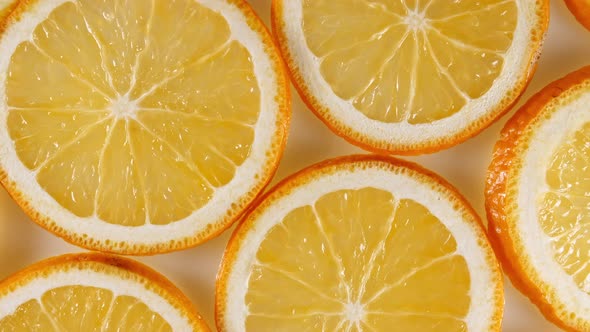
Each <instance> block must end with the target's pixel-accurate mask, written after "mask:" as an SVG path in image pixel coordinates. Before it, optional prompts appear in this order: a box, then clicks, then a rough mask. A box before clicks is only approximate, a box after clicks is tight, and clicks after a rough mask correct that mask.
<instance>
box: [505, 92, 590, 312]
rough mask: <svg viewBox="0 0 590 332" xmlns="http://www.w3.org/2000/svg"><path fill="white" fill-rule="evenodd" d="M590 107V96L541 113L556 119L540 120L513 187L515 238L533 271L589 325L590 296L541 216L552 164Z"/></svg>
mask: <svg viewBox="0 0 590 332" xmlns="http://www.w3.org/2000/svg"><path fill="white" fill-rule="evenodd" d="M562 98H563V97H562ZM559 99H560V98H559V97H558V98H557V100H555V101H554V103H557V104H559V102H560V100H559ZM566 101H567V100H566ZM588 105H590V92H586V93H583V94H582V95H580V96H579V97H578V98H576V99H574V100H570V101H567V104H566V105H563V106H562V105H558V106H552V107H558V108H559V109H557V110H555V111H551V112H549V111H547V110H545V111H543V112H541V113H542V114H551V117H550V118H548V119H545V118H543V117H541V116H540V117H538V119H539V121H540V122H539V123H538V124H533V125H531V126H529V129H528V130H530V132H531V133H532V134H531V136H530V137H529V138H528V139H527V142H528V149H527V150H526V151H523V154H522V157H521V158H522V167H521V169H520V170H519V171H518V173H515V174H513V175H512V178H509V181H510V184H509V186H510V187H512V185H511V184H514V185H515V186H514V188H517V190H518V192H517V196H516V197H515V199H516V202H515V204H516V209H517V210H516V211H515V212H514V213H515V215H514V216H512V218H517V219H516V220H514V221H512V222H513V225H514V226H515V228H516V232H515V233H514V234H511V236H512V237H516V238H518V240H520V241H522V247H519V250H521V251H522V255H523V258H524V259H526V262H527V263H528V264H530V266H528V267H527V269H529V271H530V270H533V271H534V272H535V273H536V274H537V275H538V277H539V279H540V281H541V282H542V283H544V284H545V285H547V286H549V288H550V290H551V291H552V292H554V293H555V295H556V297H557V299H559V305H561V306H563V310H565V311H567V312H575V313H576V315H577V316H578V317H579V318H581V319H583V320H585V321H590V295H589V294H588V293H586V292H585V291H583V290H581V289H580V288H579V287H578V285H577V284H576V283H575V281H574V279H573V277H572V276H570V275H569V274H567V273H566V271H565V270H564V269H563V267H562V266H561V265H560V264H559V263H558V262H557V261H556V260H555V259H554V257H555V252H554V250H553V248H552V246H551V238H550V237H549V236H547V234H546V233H545V232H544V231H543V229H542V228H541V225H540V224H539V221H538V212H539V209H540V206H539V203H541V198H542V195H543V194H545V193H547V192H549V191H550V189H549V187H548V185H547V183H546V181H545V179H546V172H547V168H548V167H549V165H550V161H551V158H552V157H553V155H554V154H555V152H556V151H557V149H558V148H559V147H560V145H561V144H562V143H563V142H564V141H566V140H567V138H569V137H570V136H571V135H572V133H574V132H575V131H577V130H580V129H581V127H582V126H583V125H584V124H585V123H588V122H590V112H588ZM522 144H526V142H523V143H522ZM525 146H526V145H525ZM562 318H563V317H562Z"/></svg>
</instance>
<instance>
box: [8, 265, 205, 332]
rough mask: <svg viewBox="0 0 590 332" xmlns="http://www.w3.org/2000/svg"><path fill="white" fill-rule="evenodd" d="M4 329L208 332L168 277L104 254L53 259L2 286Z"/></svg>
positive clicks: (35, 266) (29, 268) (31, 267)
mask: <svg viewBox="0 0 590 332" xmlns="http://www.w3.org/2000/svg"><path fill="white" fill-rule="evenodd" d="M0 330H1V331H209V328H208V327H207V325H206V324H205V322H204V321H203V320H202V318H201V317H200V316H199V314H198V313H197V312H196V311H195V310H194V308H193V306H192V304H191V303H190V301H189V300H188V299H187V298H186V297H185V296H184V295H183V294H182V293H181V292H180V290H178V289H177V288H176V287H175V286H174V285H172V284H171V283H170V281H168V280H167V279H166V278H164V277H163V276H161V275H160V274H158V273H157V272H155V271H153V270H151V269H150V268H148V267H146V266H144V265H142V264H139V263H137V262H134V261H131V260H128V259H124V258H119V257H116V256H111V255H105V254H75V255H65V256H60V257H55V258H51V259H48V260H45V261H42V262H40V263H37V264H35V265H32V266H30V267H28V268H27V269H25V270H23V271H21V272H19V273H17V274H15V275H13V276H12V277H9V278H8V279H6V280H4V281H2V282H0Z"/></svg>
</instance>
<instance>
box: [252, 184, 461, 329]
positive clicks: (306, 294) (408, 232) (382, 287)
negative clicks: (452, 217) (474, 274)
mask: <svg viewBox="0 0 590 332" xmlns="http://www.w3.org/2000/svg"><path fill="white" fill-rule="evenodd" d="M456 249H457V244H456V242H455V239H454V238H453V236H452V235H451V234H450V233H449V230H448V229H447V228H446V227H445V226H444V225H443V224H442V223H441V222H440V221H439V220H438V219H437V218H436V217H434V216H433V215H432V214H431V213H430V212H429V211H428V209H426V208H425V207H424V206H422V205H420V204H418V203H417V202H415V201H412V200H408V199H401V200H398V199H396V198H395V197H393V196H392V194H391V193H389V192H386V191H382V190H379V189H374V188H364V189H359V190H342V191H337V192H333V193H330V194H327V195H325V196H323V197H321V198H320V199H319V200H318V201H316V202H315V204H313V205H309V206H303V207H300V208H297V209H295V210H293V211H291V212H290V213H289V214H288V215H287V216H286V217H285V218H284V219H283V220H282V222H281V223H279V224H277V225H276V226H275V227H273V228H272V229H271V230H270V231H269V233H268V234H267V235H266V237H265V240H264V241H263V242H262V244H261V246H260V248H259V250H258V252H257V254H256V262H255V263H254V268H253V272H252V275H251V276H250V280H249V285H248V292H247V294H246V304H247V306H248V317H247V321H246V328H247V330H248V331H276V330H277V328H278V327H280V330H281V331H389V330H391V328H392V327H395V328H396V330H399V331H441V332H443V331H444V332H449V331H465V330H466V329H467V326H466V324H465V322H464V318H465V316H466V314H467V312H468V311H469V307H470V295H469V294H470V283H471V281H470V275H469V271H468V268H467V263H466V261H465V259H464V258H463V256H461V255H459V254H457V252H456Z"/></svg>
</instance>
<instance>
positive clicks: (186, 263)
mask: <svg viewBox="0 0 590 332" xmlns="http://www.w3.org/2000/svg"><path fill="white" fill-rule="evenodd" d="M334 1H338V0H334ZM249 2H250V3H251V4H252V6H253V7H254V8H255V9H256V11H257V12H258V13H259V15H260V16H261V17H262V18H263V20H264V21H265V22H266V23H268V18H269V12H270V0H249ZM551 5H552V7H551V24H550V27H549V34H548V37H547V40H546V43H545V48H544V52H543V55H542V57H541V60H540V64H539V68H538V71H537V73H536V75H535V77H534V79H533V81H532V83H531V84H530V86H529V88H528V90H527V91H526V93H525V95H524V97H523V99H522V100H521V102H520V104H522V103H523V101H524V100H526V99H528V98H529V97H530V96H531V95H532V94H533V93H535V92H536V91H538V90H539V89H541V88H542V87H543V86H545V85H547V84H548V83H550V82H552V81H554V80H555V79H557V78H560V77H562V76H564V75H565V74H567V73H569V72H571V71H573V70H575V69H578V68H580V67H582V66H584V65H589V64H590V32H588V31H586V30H585V29H584V28H583V27H582V26H581V25H579V24H578V23H577V22H576V21H575V20H574V18H573V16H572V15H571V14H570V13H569V11H568V10H567V8H566V7H565V5H564V3H563V1H562V0H553V1H551ZM520 104H519V105H520ZM589 111H590V110H589ZM513 112H514V110H513ZM513 112H511V113H510V114H513ZM509 116H510V115H508V116H505V117H504V118H502V119H501V120H500V121H499V122H498V123H497V124H495V125H493V126H492V127H490V128H489V129H488V130H486V131H485V132H483V133H482V134H480V135H479V136H477V137H476V138H474V139H471V140H469V141H467V142H466V143H464V144H462V145H460V146H457V147H455V148H452V149H449V150H446V151H443V152H440V153H436V154H432V155H427V156H422V157H417V158H409V159H412V160H415V161H418V162H420V163H421V164H423V165H424V166H426V167H428V168H430V169H432V170H434V171H436V172H437V173H439V174H441V175H442V176H444V177H445V178H446V179H448V180H449V181H450V182H451V183H453V184H454V185H455V186H457V187H458V188H459V190H460V191H461V192H462V193H463V194H464V195H465V196H466V197H467V198H468V200H469V201H470V202H471V203H472V204H473V206H474V207H475V209H476V210H477V211H478V212H479V213H480V215H481V216H484V215H485V213H484V202H483V190H484V189H483V188H484V177H485V171H486V168H487V166H488V164H489V161H490V158H491V152H492V147H493V145H494V142H495V140H496V139H497V137H498V133H499V131H500V129H501V127H502V126H503V124H504V122H505V121H506V120H507V119H508V117H509ZM359 152H362V151H361V150H360V149H357V148H355V147H353V146H352V145H350V144H348V143H346V142H345V141H344V140H342V139H340V138H338V137H337V136H335V135H333V134H332V133H331V132H330V131H329V130H328V129H327V128H326V127H325V126H324V125H323V124H322V123H321V122H320V121H319V120H318V119H316V118H315V116H314V115H313V114H312V113H311V112H310V111H309V110H307V108H306V107H305V105H303V103H302V102H301V100H300V99H299V97H298V96H297V94H296V93H295V92H294V93H293V123H292V129H291V136H290V138H289V143H288V145H287V150H286V152H285V156H284V159H283V160H282V163H281V165H280V168H279V170H278V173H277V176H276V177H275V179H274V181H273V183H276V182H277V181H278V180H280V179H282V178H284V177H285V176H287V175H289V174H291V173H293V172H295V171H297V170H300V169H301V168H304V167H306V166H308V165H311V164H313V163H316V162H319V161H321V160H324V159H326V158H329V157H334V156H339V155H345V154H352V153H359ZM230 233H231V231H228V232H226V233H224V234H222V235H221V236H220V237H218V238H216V239H213V240H212V241H209V242H208V243H205V244H203V245H201V246H199V247H197V248H193V249H190V250H185V251H182V252H177V253H172V254H166V255H160V256H154V257H145V258H139V260H141V261H142V262H144V263H147V264H148V265H150V266H151V267H153V268H155V269H157V270H158V271H160V272H161V273H163V274H164V275H166V276H167V277H168V278H170V279H171V280H172V281H173V282H174V283H175V284H176V285H177V286H178V287H180V288H181V289H182V290H183V291H184V292H185V294H187V295H188V296H189V297H190V298H191V300H192V301H193V302H194V303H195V304H196V305H197V307H198V308H199V309H200V312H201V313H202V314H203V316H204V317H205V319H206V320H207V321H208V322H209V324H210V326H211V327H213V326H214V318H213V310H214V287H215V275H216V273H217V267H218V265H219V262H220V260H221V256H222V253H223V250H224V248H225V245H226V243H227V240H228V238H229V236H230ZM79 251H81V249H79V248H77V247H74V246H72V245H69V244H67V243H65V242H64V241H62V240H61V239H59V238H57V237H55V236H53V235H51V234H49V233H48V232H46V231H44V230H42V229H41V228H40V227H38V226H36V224H34V223H33V222H31V221H30V220H29V218H28V217H27V216H25V214H24V213H23V212H22V211H21V210H20V209H19V207H18V206H17V205H16V204H15V203H14V202H13V201H12V200H11V199H10V197H9V196H8V195H7V194H6V192H5V191H4V190H0V279H3V278H5V277H7V276H9V275H10V274H12V273H14V272H16V271H18V270H20V269H22V268H24V267H26V266H28V265H30V264H32V263H34V262H36V261H39V260H41V259H44V258H47V257H50V256H54V255H59V254H63V253H69V252H79ZM506 288H507V289H506V312H505V319H504V329H503V330H504V331H506V332H528V331H532V332H550V331H559V329H557V328H555V327H554V326H553V325H552V324H550V323H548V322H546V321H545V319H544V318H543V317H542V316H541V314H540V313H539V312H538V310H537V309H536V307H534V306H533V305H532V304H530V303H529V301H528V300H527V299H526V298H525V297H523V296H522V295H520V293H518V292H517V291H515V290H514V289H513V288H512V286H511V285H510V283H509V282H508V281H507V282H506Z"/></svg>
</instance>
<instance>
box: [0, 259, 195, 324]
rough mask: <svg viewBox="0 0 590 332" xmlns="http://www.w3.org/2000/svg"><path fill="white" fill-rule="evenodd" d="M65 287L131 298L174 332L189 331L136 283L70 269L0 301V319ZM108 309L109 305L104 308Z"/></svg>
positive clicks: (183, 320)
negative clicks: (83, 288) (104, 290)
mask: <svg viewBox="0 0 590 332" xmlns="http://www.w3.org/2000/svg"><path fill="white" fill-rule="evenodd" d="M64 286H87V287H98V288H103V289H107V290H110V291H112V293H113V296H114V297H117V296H123V295H127V296H133V297H135V298H137V299H139V300H140V301H141V302H143V303H144V304H145V305H147V306H148V308H150V310H152V311H154V312H157V313H158V314H159V315H160V316H162V318H163V319H164V320H166V322H168V324H170V326H171V327H172V330H174V331H191V330H192V324H191V322H189V321H188V320H187V319H186V318H185V317H183V316H182V315H181V314H180V313H179V312H178V310H177V309H175V308H174V306H172V305H171V304H170V303H169V302H168V301H166V300H165V299H164V298H162V297H161V296H159V295H158V294H156V293H154V292H152V291H150V290H148V289H147V288H146V286H145V284H142V283H140V282H139V281H135V280H130V279H123V278H121V277H117V276H116V275H111V274H107V273H99V272H96V271H93V270H90V269H77V268H71V269H69V270H68V271H53V272H52V273H50V274H48V275H47V276H45V277H40V278H37V279H33V280H31V281H30V282H28V283H27V284H25V285H23V286H21V287H18V288H17V289H15V290H14V291H12V292H10V293H8V294H7V295H5V296H3V297H2V298H1V299H0V318H2V317H5V316H7V315H11V314H13V313H14V311H15V310H16V309H17V308H18V307H19V306H20V305H22V304H24V303H25V302H28V301H30V300H32V299H37V300H39V299H40V298H41V296H42V295H43V294H44V293H45V292H47V291H49V290H51V289H54V288H58V287H64ZM107 305H108V304H107Z"/></svg>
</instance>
